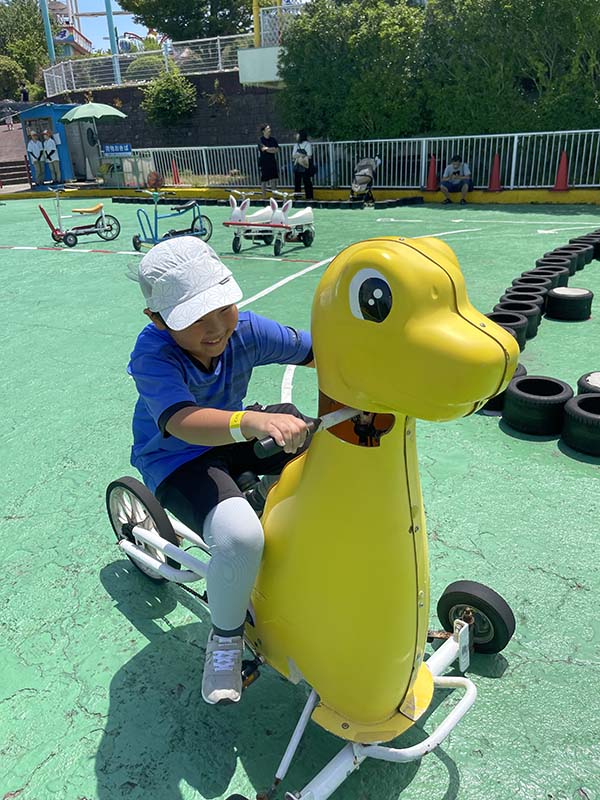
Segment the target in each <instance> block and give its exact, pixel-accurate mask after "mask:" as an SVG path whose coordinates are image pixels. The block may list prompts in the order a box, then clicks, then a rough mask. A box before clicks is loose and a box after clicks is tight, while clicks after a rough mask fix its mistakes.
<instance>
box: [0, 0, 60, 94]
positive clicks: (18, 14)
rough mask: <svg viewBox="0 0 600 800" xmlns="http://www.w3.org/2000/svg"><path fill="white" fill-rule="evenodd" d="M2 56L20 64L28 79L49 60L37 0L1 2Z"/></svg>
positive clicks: (0, 35) (36, 74) (0, 37)
mask: <svg viewBox="0 0 600 800" xmlns="http://www.w3.org/2000/svg"><path fill="white" fill-rule="evenodd" d="M0 55H4V56H9V57H10V58H12V59H14V61H16V62H17V63H18V64H20V65H21V67H22V68H23V70H24V71H25V74H26V76H27V78H28V80H29V81H31V82H33V81H35V80H36V78H38V77H39V73H40V70H41V69H42V68H43V67H46V66H47V65H48V63H49V59H48V53H47V50H46V39H45V36H44V25H43V22H42V16H41V14H40V10H39V7H38V4H37V0H8V2H6V3H0Z"/></svg>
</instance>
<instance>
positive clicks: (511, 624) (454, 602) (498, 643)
mask: <svg viewBox="0 0 600 800" xmlns="http://www.w3.org/2000/svg"><path fill="white" fill-rule="evenodd" d="M469 608H470V609H471V611H472V612H473V617H474V623H473V646H474V649H475V651H476V652H478V653H499V652H500V651H501V650H504V648H505V647H506V645H507V644H508V643H509V642H510V640H511V638H512V635H513V633H514V632H515V617H514V614H513V612H512V611H511V609H510V606H509V605H508V603H507V602H506V600H504V598H503V597H501V596H500V595H499V594H498V593H497V592H495V591H494V590H493V589H490V588H489V586H485V585H484V584H483V583H476V582H475V581H455V582H454V583H451V584H450V585H449V586H447V587H446V589H445V590H444V592H443V594H442V596H441V597H440V599H439V600H438V604H437V614H438V618H439V620H440V622H441V624H442V625H443V626H444V629H445V630H447V631H451V630H452V629H453V627H454V621H455V620H457V619H462V618H463V614H464V612H465V611H466V610H467V609H469Z"/></svg>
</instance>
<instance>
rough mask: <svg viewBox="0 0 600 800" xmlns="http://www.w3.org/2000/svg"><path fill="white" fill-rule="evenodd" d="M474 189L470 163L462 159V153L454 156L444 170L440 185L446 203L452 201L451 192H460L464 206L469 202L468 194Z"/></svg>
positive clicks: (461, 202)
mask: <svg viewBox="0 0 600 800" xmlns="http://www.w3.org/2000/svg"><path fill="white" fill-rule="evenodd" d="M472 189H473V181H472V180H471V170H470V169H469V165H468V164H466V163H465V162H464V161H463V160H462V156H461V155H459V154H456V155H454V156H452V158H451V159H450V163H449V164H448V166H447V167H446V169H445V170H444V174H443V175H442V183H441V185H440V191H441V192H442V194H443V195H444V204H445V205H448V204H450V203H451V202H452V200H450V192H460V204H461V205H463V206H464V205H465V204H466V202H467V194H468V193H469V192H470V191H471V190H472Z"/></svg>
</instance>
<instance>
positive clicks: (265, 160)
mask: <svg viewBox="0 0 600 800" xmlns="http://www.w3.org/2000/svg"><path fill="white" fill-rule="evenodd" d="M278 150H279V145H278V144H277V139H275V138H274V137H273V136H271V126H270V125H269V123H268V122H265V124H264V125H263V126H262V127H261V129H260V139H259V140H258V151H259V157H258V163H259V166H260V186H261V189H262V193H263V197H266V196H267V190H268V189H275V188H276V187H277V179H278V178H279V170H278V168H277V151H278Z"/></svg>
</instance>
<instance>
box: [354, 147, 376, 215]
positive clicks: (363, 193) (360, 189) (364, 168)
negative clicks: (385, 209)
mask: <svg viewBox="0 0 600 800" xmlns="http://www.w3.org/2000/svg"><path fill="white" fill-rule="evenodd" d="M380 164H381V159H380V158H379V156H375V158H361V160H360V161H359V162H358V164H357V165H356V166H355V167H354V176H353V178H352V184H351V186H350V200H362V201H363V203H374V202H375V198H374V197H373V192H372V191H371V187H372V186H373V179H374V177H375V170H376V169H377V167H378V166H379V165H380Z"/></svg>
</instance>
